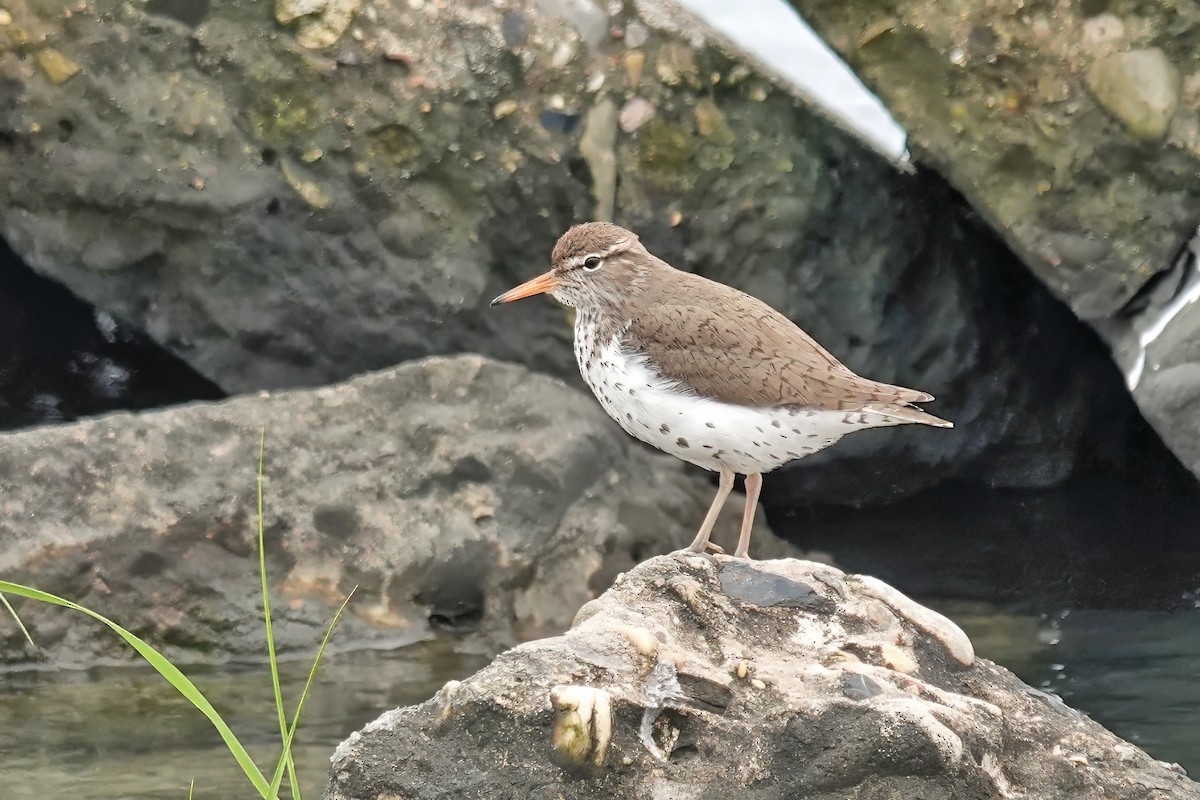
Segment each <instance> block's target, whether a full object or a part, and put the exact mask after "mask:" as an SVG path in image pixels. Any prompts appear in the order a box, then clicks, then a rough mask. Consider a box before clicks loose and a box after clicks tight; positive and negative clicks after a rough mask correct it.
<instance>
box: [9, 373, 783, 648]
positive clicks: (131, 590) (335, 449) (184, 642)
mask: <svg viewBox="0 0 1200 800" xmlns="http://www.w3.org/2000/svg"><path fill="white" fill-rule="evenodd" d="M263 430H265V432H266V478H267V487H266V510H265V515H264V521H265V530H266V542H267V545H266V549H267V557H268V562H269V570H270V574H271V586H272V591H273V593H274V594H275V596H276V606H275V615H276V627H275V630H276V632H277V634H278V635H279V637H280V646H281V649H282V651H283V652H291V651H295V650H296V649H297V648H302V649H304V650H306V651H307V650H311V648H312V647H313V646H314V644H315V642H317V641H319V640H320V632H321V629H322V628H323V627H324V626H325V625H326V624H327V623H328V622H329V620H330V619H331V618H332V616H333V612H334V610H335V609H336V608H337V605H338V604H339V603H340V602H341V600H342V598H343V597H344V596H345V595H346V594H347V593H348V592H350V590H351V589H353V588H355V587H358V592H357V595H356V597H355V600H354V602H353V604H352V606H351V613H350V614H349V615H348V618H347V620H346V623H345V626H344V628H343V629H342V630H341V631H340V632H339V634H338V641H339V642H340V643H341V645H342V646H343V647H366V646H394V645H398V644H404V643H407V642H413V641H417V640H420V639H423V638H427V637H429V636H431V635H432V634H433V632H434V631H435V630H449V631H451V632H454V633H458V634H460V635H464V636H468V635H469V636H471V637H473V639H474V645H475V646H476V647H477V648H480V649H484V650H485V651H494V650H496V649H498V648H501V647H503V646H506V645H509V644H512V643H513V642H514V641H516V640H518V639H522V638H528V637H531V636H536V635H545V634H548V633H556V632H558V631H560V630H562V629H564V628H566V626H567V625H568V624H569V623H570V620H571V617H572V615H573V614H574V613H575V611H576V609H577V608H578V607H579V606H580V605H581V604H583V603H584V602H586V601H587V600H589V599H591V598H592V597H594V596H596V595H597V594H598V593H600V592H601V591H603V590H604V589H605V588H606V587H607V586H608V584H609V582H610V581H611V580H612V578H613V576H614V575H616V574H617V573H618V572H620V571H621V570H623V569H627V568H629V567H630V566H632V565H633V564H635V563H637V561H639V560H640V559H641V558H643V557H645V556H646V555H649V554H654V553H659V552H665V551H668V550H672V549H675V548H678V547H682V546H684V545H685V544H687V543H688V542H689V541H690V539H691V537H692V536H693V535H694V533H695V528H696V527H697V526H698V525H699V522H700V520H701V519H702V517H703V515H704V511H705V509H706V508H707V505H708V503H709V502H710V501H711V498H712V493H713V489H712V487H710V486H709V485H707V484H706V483H705V482H704V481H703V480H701V479H700V478H699V477H698V476H696V475H691V474H688V473H685V472H684V468H683V465H682V463H681V462H678V461H675V460H674V459H670V458H668V457H666V456H662V455H656V454H652V453H650V452H648V451H646V450H644V449H642V448H640V447H635V446H633V445H632V444H631V443H630V441H629V439H628V437H626V436H625V434H624V433H622V432H621V431H620V430H619V429H617V428H616V426H615V425H613V424H611V422H610V420H608V418H607V417H606V416H605V415H604V413H603V412H602V411H600V410H599V408H597V407H596V406H595V405H594V404H593V403H592V402H591V400H590V399H589V398H586V397H584V396H583V395H582V394H581V393H579V392H578V391H576V390H574V389H572V388H570V387H567V386H565V385H563V384H562V383H561V382H559V381H557V380H555V379H553V378H549V377H546V376H539V375H535V374H531V373H530V372H528V371H527V370H526V369H524V368H521V367H517V366H511V365H505V364H499V363H496V362H492V361H488V360H486V359H482V358H479V357H475V356H463V357H459V358H453V359H442V358H435V359H430V360H427V361H422V362H415V363H411V364H407V365H405V366H402V367H399V368H397V369H393V370H389V371H387V372H382V373H378V374H374V375H368V376H365V377H362V378H358V379H356V380H354V381H351V382H349V383H346V384H342V385H338V386H332V387H329V388H325V389H320V390H308V391H293V392H287V393H282V394H277V395H263V396H260V397H243V398H239V399H236V400H231V401H228V402H224V403H219V404H210V405H192V406H187V407H182V408H174V409H169V410H166V411H158V412H153V413H145V414H116V415H113V416H108V417H103V418H100V419H95V420H90V421H85V422H79V423H75V424H71V425H65V426H58V427H47V428H40V429H34V430H29V431H25V432H21V433H13V434H7V435H4V436H2V437H0V495H2V499H0V543H2V544H0V576H3V577H4V578H5V579H6V580H12V581H17V582H22V583H27V584H32V585H33V586H35V587H37V588H40V589H44V590H46V591H51V592H54V593H56V594H60V595H64V596H66V597H67V598H69V599H71V600H75V601H76V602H79V603H81V604H83V605H85V606H88V607H90V608H93V609H95V610H97V611H99V612H101V613H103V614H105V615H106V616H109V617H110V618H112V619H115V620H117V621H118V622H120V623H121V624H122V625H124V626H126V627H127V628H129V629H131V630H133V631H134V632H135V633H138V634H139V635H141V636H143V637H145V638H147V639H149V640H150V641H151V642H152V643H154V644H155V645H158V646H161V647H163V648H164V649H165V651H166V652H167V654H168V655H169V656H170V657H173V658H181V659H184V660H188V661H195V660H199V659H222V658H229V657H237V658H241V659H246V658H251V659H253V658H261V657H263V656H264V654H265V651H264V649H263V647H264V645H263V631H262V619H261V611H260V602H261V594H260V591H259V588H258V559H257V544H256V523H257V516H258V514H257V509H256V497H255V470H256V468H257V462H258V448H259V436H260V433H261V432H262V431H263ZM740 513H741V509H740V508H739V507H738V503H736V502H731V503H729V504H728V507H727V509H726V514H725V516H724V517H723V518H722V521H721V529H720V530H721V533H720V539H721V540H723V541H725V542H726V543H729V542H730V541H732V539H733V537H734V536H735V535H736V530H737V525H738V524H739V522H740ZM754 546H755V547H757V548H760V550H759V552H761V553H764V554H770V553H775V554H778V553H781V552H784V550H785V547H784V545H782V544H781V543H779V541H778V540H775V539H774V538H773V537H772V536H771V535H770V533H769V532H768V531H767V529H766V526H765V525H763V524H762V521H761V520H760V521H759V532H758V535H757V536H756V538H755V540H754ZM14 604H15V605H16V606H17V609H18V611H19V613H20V615H21V617H22V619H23V620H24V621H25V623H26V624H27V625H28V626H29V628H30V630H31V632H32V634H33V638H34V640H35V641H36V643H37V645H38V646H39V649H40V651H41V652H40V653H30V652H28V651H26V650H25V649H24V648H23V647H22V645H21V642H22V639H21V636H20V634H19V633H18V632H17V631H16V630H15V627H14V626H6V627H5V628H3V629H2V630H3V638H2V639H0V645H2V646H0V661H3V662H21V661H28V660H29V659H31V658H39V657H40V658H47V659H49V660H51V661H53V663H55V664H57V665H88V666H90V665H94V664H96V663H102V662H104V661H107V660H126V659H128V658H131V657H132V651H130V650H129V649H128V648H127V647H126V646H125V645H124V644H123V643H122V642H120V640H118V639H117V638H116V637H114V636H112V635H111V633H109V632H108V631H107V629H105V628H102V627H101V626H99V625H97V624H96V623H94V622H92V621H91V620H90V619H87V618H86V617H83V616H82V615H77V614H72V613H70V612H67V611H64V610H63V609H61V608H57V607H51V606H43V605H41V604H38V603H33V602H24V601H22V602H17V601H16V599H15V598H14Z"/></svg>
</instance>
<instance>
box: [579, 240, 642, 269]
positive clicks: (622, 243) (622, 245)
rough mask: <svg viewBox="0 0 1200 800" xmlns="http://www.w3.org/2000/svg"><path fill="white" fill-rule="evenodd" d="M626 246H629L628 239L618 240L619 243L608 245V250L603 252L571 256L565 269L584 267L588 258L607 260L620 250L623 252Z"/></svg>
mask: <svg viewBox="0 0 1200 800" xmlns="http://www.w3.org/2000/svg"><path fill="white" fill-rule="evenodd" d="M628 244H629V239H628V238H625V239H622V240H620V241H619V242H614V243H613V244H611V245H609V246H608V248H606V249H604V250H600V251H598V252H595V253H587V254H586V255H582V256H573V257H571V258H568V259H567V268H568V269H574V268H575V267H582V266H583V265H584V262H586V261H587V260H588V259H589V258H593V257H595V258H599V259H605V258H608V257H609V256H611V255H612V254H613V253H617V252H620V251H621V250H624V249H625V248H626V246H627V245H628Z"/></svg>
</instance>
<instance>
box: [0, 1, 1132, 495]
mask: <svg viewBox="0 0 1200 800" xmlns="http://www.w3.org/2000/svg"><path fill="white" fill-rule="evenodd" d="M102 5H103V4H102ZM352 5H353V4H352V3H347V2H343V1H341V0H339V2H333V1H332V0H313V2H301V1H300V0H296V1H295V2H287V3H285V2H282V1H281V2H280V3H278V4H277V5H276V12H277V14H280V13H281V14H282V15H283V16H282V18H283V19H285V20H287V25H286V26H283V27H280V26H279V25H277V24H276V22H275V21H273V20H272V19H271V18H270V17H269V16H268V15H266V14H264V13H262V11H261V9H260V8H259V7H258V6H256V5H255V4H236V3H213V4H209V5H205V6H204V8H203V10H197V9H198V7H196V6H193V5H190V4H186V3H182V4H181V3H176V2H167V1H166V0H164V2H155V3H151V4H146V5H142V4H137V3H112V7H111V9H109V10H106V11H104V12H103V13H93V12H90V11H89V12H81V13H75V14H73V15H72V16H71V17H70V18H69V21H68V20H65V19H64V17H63V15H62V13H61V4H57V3H53V2H49V0H33V2H30V3H26V4H23V5H22V7H21V9H20V10H19V11H14V14H17V15H18V17H19V19H16V20H15V22H14V26H17V27H20V28H21V29H22V30H23V31H25V32H26V33H25V35H26V36H27V38H28V39H29V42H30V43H29V47H31V48H37V47H41V46H43V44H44V43H45V42H49V41H53V43H54V46H55V47H56V48H57V49H58V50H59V51H61V52H62V53H64V54H66V55H69V56H70V57H71V58H72V59H73V60H74V61H75V63H77V64H78V66H79V71H78V72H77V73H75V74H74V75H73V76H72V77H70V78H69V79H67V80H64V81H63V82H62V83H54V82H53V81H52V80H51V79H50V78H49V77H48V76H47V75H45V74H43V73H42V72H41V71H39V70H38V69H37V68H35V66H34V65H32V64H31V62H30V61H28V60H22V59H20V58H18V57H17V56H16V54H14V53H12V52H0V100H5V99H8V100H11V101H12V102H9V103H4V102H0V172H3V174H4V175H5V176H6V180H5V181H4V182H2V183H0V231H2V232H3V234H4V235H5V237H7V238H8V239H9V240H10V241H11V242H12V244H13V245H14V247H15V248H16V249H17V250H18V251H20V253H21V254H22V255H23V256H24V257H25V258H26V259H27V260H29V261H30V262H31V263H32V264H33V265H34V266H35V267H36V268H37V269H39V270H40V271H42V272H44V273H46V274H49V275H51V276H53V277H55V278H57V279H59V280H61V281H63V282H64V283H66V284H67V285H69V286H70V287H71V288H72V289H73V290H74V291H75V292H76V293H78V294H80V295H82V296H83V297H85V298H87V299H88V300H90V301H91V302H94V303H96V304H98V305H99V306H100V307H102V308H104V309H106V310H107V311H110V312H112V313H113V314H115V315H117V316H118V317H119V318H122V319H124V320H128V321H130V322H131V323H132V324H134V325H136V326H138V327H141V328H143V329H144V330H146V331H148V332H149V333H150V334H151V335H152V336H153V337H154V338H155V339H156V340H157V341H159V342H161V343H162V344H164V345H165V346H167V347H169V348H170V349H172V350H173V351H174V352H176V353H178V354H179V355H181V356H182V357H184V358H185V359H187V360H188V362H189V363H190V364H192V365H193V366H195V367H196V368H198V369H199V370H200V371H201V372H202V373H204V374H205V375H207V376H209V377H211V378H213V379H215V380H216V381H217V382H218V383H219V384H220V385H221V386H222V387H223V388H224V389H226V390H228V391H231V392H242V391H249V390H257V389H263V388H277V387H286V386H294V385H312V384H319V383H324V382H329V381H335V380H341V379H344V378H346V377H347V376H349V375H352V374H355V373H358V372H361V371H365V370H368V369H375V368H379V367H381V366H385V365H388V364H392V363H395V362H397V361H401V360H404V359H409V358H415V357H421V356H424V355H428V354H437V353H451V352H460V351H473V352H480V353H483V354H485V355H489V356H492V357H498V358H501V359H504V360H510V361H520V362H522V363H525V364H527V365H530V366H532V367H534V368H535V369H538V370H540V371H545V372H549V373H552V374H555V375H558V376H560V377H565V378H567V379H568V380H577V378H575V377H573V376H574V374H575V366H574V363H573V359H572V357H571V349H570V345H569V339H570V329H569V325H568V319H567V316H566V314H565V313H564V312H563V311H562V310H561V309H559V308H557V307H556V306H554V304H552V303H549V302H534V301H531V302H528V303H526V304H523V305H522V306H521V307H520V308H511V309H503V310H494V309H493V310H488V309H487V308H486V303H487V302H488V301H489V300H490V299H491V298H492V297H494V296H495V295H496V294H498V293H499V292H500V291H502V290H504V289H507V288H509V287H511V286H513V285H515V284H516V283H517V282H519V281H521V280H524V279H526V278H528V277H530V276H532V275H534V274H536V273H537V272H540V271H541V270H543V269H544V268H545V264H546V259H547V255H548V252H549V250H550V247H551V246H552V244H553V242H554V240H555V238H556V237H557V236H558V235H559V234H560V233H561V232H562V231H563V230H564V229H565V228H566V227H567V226H568V225H569V224H570V223H572V222H576V221H579V220H582V219H587V218H591V217H593V216H597V215H598V216H601V217H608V216H613V217H615V218H616V219H617V220H618V221H620V222H622V223H624V224H626V225H628V226H629V227H631V228H634V229H636V230H638V231H639V232H640V233H641V235H642V236H643V238H644V240H645V241H646V243H647V244H648V245H649V246H650V247H651V249H652V250H654V251H655V252H657V253H659V254H661V255H662V256H664V257H666V258H667V259H668V260H670V261H671V262H672V263H674V264H676V265H677V266H679V267H681V268H687V269H695V270H697V271H700V272H703V273H705V274H707V275H709V276H711V277H714V278H717V279H719V280H722V281H725V282H727V283H731V284H734V285H736V286H738V287H740V288H743V289H745V290H748V291H750V292H752V293H754V294H757V295H759V296H762V297H764V298H766V299H768V300H769V301H771V302H772V303H773V304H774V305H776V306H778V307H779V308H780V309H781V310H783V311H784V312H785V313H787V314H788V315H789V316H791V317H792V318H794V319H795V320H797V321H798V322H799V323H800V324H801V325H802V326H803V327H804V328H805V329H806V330H808V331H809V332H810V333H812V334H813V335H814V336H816V337H817V338H818V340H820V341H821V342H822V343H823V344H825V345H826V346H827V347H828V348H829V349H830V350H832V351H833V352H834V353H835V354H836V355H838V356H839V357H840V358H842V359H843V360H845V361H846V362H847V363H848V364H849V365H850V366H851V367H852V368H853V369H855V370H857V371H859V372H861V373H863V374H866V375H869V376H870V377H872V378H876V379H880V380H886V381H894V382H898V383H903V384H906V385H913V386H919V387H920V388H922V389H925V390H928V391H930V392H932V393H933V394H935V395H937V396H938V398H939V400H938V404H937V406H936V407H935V409H934V410H935V412H936V413H938V414H939V415H941V416H945V417H947V418H950V419H953V420H954V421H955V422H956V423H957V424H958V427H957V428H956V430H955V431H953V432H938V434H939V435H928V432H926V431H921V432H915V431H874V432H871V433H869V434H863V435H862V436H861V437H860V438H857V439H855V440H852V441H851V440H848V441H847V442H845V443H843V444H841V445H839V447H838V448H835V449H833V450H831V451H829V452H828V453H826V454H822V455H821V456H819V457H818V459H817V460H815V461H814V462H813V469H806V468H805V469H802V470H801V469H798V470H796V475H795V477H794V478H793V482H794V483H795V484H796V488H795V490H794V494H795V495H796V499H797V502H805V503H807V502H811V501H812V500H813V499H816V498H820V499H823V500H827V501H836V502H842V501H845V502H852V503H862V502H867V501H870V500H872V499H878V498H880V497H894V496H896V495H897V494H903V493H906V492H912V491H915V490H917V489H920V488H922V487H925V486H928V485H930V484H932V483H934V482H936V481H938V480H940V479H942V478H945V477H948V476H960V475H964V474H968V475H970V476H972V477H974V478H976V479H978V480H981V481H983V482H986V483H988V484H994V485H1003V486H1031V485H1032V486H1046V485H1052V484H1055V483H1057V482H1059V481H1061V480H1063V479H1064V478H1065V477H1067V476H1069V475H1070V474H1071V473H1072V471H1073V470H1074V468H1075V465H1076V462H1077V460H1078V459H1077V456H1078V454H1079V453H1080V452H1081V451H1083V452H1085V454H1086V458H1087V459H1091V453H1092V452H1093V451H1094V450H1095V449H1096V448H1097V447H1100V446H1101V445H1098V444H1097V443H1096V442H1095V440H1096V438H1097V434H1095V433H1094V432H1093V431H1094V430H1095V429H1096V428H1099V427H1101V426H1099V425H1098V424H1097V423H1096V418H1097V417H1098V416H1101V415H1102V414H1100V413H1099V412H1097V407H1098V406H1103V403H1099V404H1098V403H1097V402H1096V401H1095V397H1096V395H1097V393H1098V392H1097V390H1096V386H1095V382H1094V381H1092V380H1091V379H1090V377H1089V375H1088V373H1087V370H1088V367H1087V362H1088V360H1089V358H1088V356H1086V355H1081V354H1080V352H1079V345H1080V343H1079V337H1078V335H1077V334H1075V335H1072V333H1071V332H1070V331H1064V330H1061V329H1060V327H1059V326H1058V325H1057V323H1052V321H1051V319H1050V318H1051V317H1053V316H1054V315H1055V313H1056V310H1055V309H1054V308H1053V303H1051V302H1050V301H1049V298H1048V297H1045V296H1042V295H1035V294H1032V293H1029V292H1026V291H1025V290H1024V288H1023V286H1022V288H1021V289H1020V290H1019V291H1012V290H1010V289H1009V288H1008V287H1009V286H1010V285H1011V283H1012V282H1011V281H1010V279H1009V278H1008V276H1007V275H1004V274H1001V273H1000V272H998V271H997V270H998V269H999V267H998V266H997V264H999V263H1001V262H1004V261H1005V260H1006V259H1008V258H1009V257H1008V256H1007V255H1006V254H1004V253H1003V251H1002V250H1001V251H1000V252H999V254H998V255H996V254H994V251H997V250H999V248H997V246H996V244H995V242H993V241H992V240H990V239H988V238H986V237H980V236H977V235H975V234H972V233H971V232H969V231H966V232H964V231H963V230H962V225H961V221H959V220H957V219H955V218H954V216H953V215H954V212H953V208H954V207H955V204H956V203H957V201H956V200H955V199H954V198H952V197H950V196H949V194H948V193H947V192H946V191H945V190H944V189H942V188H941V187H940V186H938V185H937V183H936V182H934V181H929V180H926V179H923V178H917V179H912V178H910V177H908V176H905V175H901V174H899V173H897V172H895V171H894V170H893V169H892V168H891V167H890V166H889V165H887V164H885V163H883V162H882V161H881V160H880V159H878V158H877V157H875V156H874V155H872V154H871V153H869V152H867V151H866V150H864V149H863V148H862V147H860V146H859V145H858V144H857V143H855V142H854V141H852V140H850V139H849V138H848V137H847V136H846V135H844V134H843V133H841V132H840V131H838V130H836V129H835V128H833V127H832V126H831V125H829V124H828V123H827V122H826V121H825V120H823V119H822V118H820V117H819V116H817V115H814V114H812V113H810V112H809V111H807V110H806V109H805V108H803V107H802V106H801V105H799V104H798V102H797V100H796V99H795V98H794V97H793V96H791V95H790V94H789V93H788V92H787V91H785V90H783V89H781V88H780V87H778V86H776V85H775V84H773V83H772V82H771V81H770V80H769V79H767V78H765V77H764V76H762V75H761V74H759V73H758V72H757V71H756V70H754V69H751V68H748V67H747V65H746V64H745V63H743V60H742V59H740V58H736V57H731V56H730V55H728V54H727V53H726V52H725V51H724V50H723V49H722V48H721V47H720V46H718V45H719V43H718V42H716V41H715V40H714V39H713V37H712V36H711V34H710V33H709V31H707V30H706V29H705V28H704V27H703V26H702V25H701V24H699V23H698V22H696V21H695V20H694V19H693V18H692V17H691V16H690V15H687V14H683V13H681V12H679V11H678V9H676V8H675V6H674V5H673V4H672V3H670V2H669V0H647V1H646V2H642V3H638V4H625V6H626V8H625V9H624V10H622V11H621V12H620V13H619V14H617V15H616V16H613V17H611V18H610V17H609V16H608V12H607V11H606V10H605V7H604V6H603V4H595V3H589V2H548V3H538V4H535V5H534V7H530V6H529V4H526V3H517V2H501V3H486V4H461V3H434V2H425V3H386V4H368V5H365V6H362V7H360V8H359V11H358V12H357V14H356V15H355V16H354V18H353V21H352V23H351V24H350V25H349V27H347V28H346V29H345V32H344V33H343V34H342V35H341V36H340V38H338V40H337V41H336V43H335V44H333V45H331V46H329V47H328V48H316V49H313V48H312V47H311V45H312V44H314V41H313V40H311V39H310V38H308V36H309V35H311V36H313V37H317V39H320V37H322V36H325V35H326V34H327V33H328V32H329V31H335V30H338V29H339V26H341V25H342V24H343V22H344V21H345V15H344V11H345V10H346V9H347V8H349V7H350V6H352ZM634 5H636V8H633V6H634ZM104 8H105V9H108V6H104ZM306 26H307V27H306ZM613 29H624V30H625V37H624V39H618V38H614V36H613V35H612V33H611V31H612V30H613ZM305 32H308V33H305ZM128 42H137V43H138V46H136V47H129V46H127V43H128ZM638 43H640V45H641V46H637V47H634V46H631V45H634V44H638ZM33 97H36V98H37V102H29V101H28V98H33ZM651 111H652V112H653V113H652V114H651ZM623 112H624V113H623ZM622 120H624V125H625V127H624V128H623V127H622V124H623V122H622ZM618 176H619V180H618ZM64 198H69V201H67V200H64ZM948 208H949V210H947V209H948ZM1087 244H1088V243H1086V242H1084V243H1077V245H1078V247H1077V249H1087V248H1086V245H1087ZM989 276H990V277H989ZM1054 319H1057V317H1054ZM1072 322H1073V321H1072ZM1014 327H1015V328H1017V329H1018V331H1019V333H1018V334H1017V335H1011V331H1012V329H1013V328H1014ZM1031 370H1032V371H1033V372H1034V373H1035V374H1036V379H1031V378H1030V374H1031ZM1101 393H1102V392H1101ZM1102 410H1103V409H1102ZM1114 416H1115V417H1118V419H1116V420H1113V419H1112V417H1114ZM1125 416H1128V415H1125ZM1123 420H1124V417H1122V415H1121V413H1116V414H1108V416H1107V417H1105V418H1104V425H1103V428H1102V430H1103V433H1102V434H1100V435H1101V436H1110V435H1112V436H1117V437H1119V436H1120V430H1121V426H1122V424H1123ZM1114 432H1115V433H1114ZM1089 440H1091V441H1089ZM868 464H869V465H870V469H869V471H867V470H865V466H866V465H868ZM827 467H829V468H830V469H828V470H827V469H826V468H827ZM863 474H871V475H872V476H873V479H872V480H871V481H861V480H856V479H855V478H856V477H857V476H861V475H863Z"/></svg>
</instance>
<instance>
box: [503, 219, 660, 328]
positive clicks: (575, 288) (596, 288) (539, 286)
mask: <svg viewBox="0 0 1200 800" xmlns="http://www.w3.org/2000/svg"><path fill="white" fill-rule="evenodd" d="M655 262H657V259H655V258H654V256H652V255H650V253H649V252H648V251H647V250H646V248H645V247H643V246H642V243H641V242H640V241H638V237H637V234H635V233H633V232H632V231H627V230H625V229H624V228H622V227H620V226H619V225H613V224H612V223H610V222H585V223H584V224H582V225H576V226H574V227H573V228H571V229H570V230H569V231H567V232H566V233H564V234H563V235H562V236H561V237H560V238H559V240H558V244H556V245H554V250H553V252H551V254H550V267H551V269H550V271H549V272H546V273H544V274H542V275H539V276H538V277H536V278H534V279H533V280H530V281H526V282H525V283H523V284H521V285H520V286H518V287H516V288H515V289H511V290H509V291H507V292H505V293H504V294H502V295H500V296H499V297H497V298H496V299H495V300H493V301H492V305H496V304H497V303H511V302H512V301H513V300H520V299H521V298H522V297H530V296H532V295H535V294H542V293H549V294H551V295H553V296H554V298H555V299H556V300H558V301H559V302H560V303H565V304H566V305H569V306H574V307H576V308H582V309H586V308H588V307H591V306H594V305H599V304H603V303H610V304H614V305H616V304H620V303H621V301H622V300H623V299H626V298H628V297H629V296H630V295H631V294H636V293H637V292H638V291H639V290H640V287H641V286H642V284H643V283H644V281H645V276H646V274H647V272H648V271H649V270H650V269H652V268H653V266H654V263H655Z"/></svg>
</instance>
